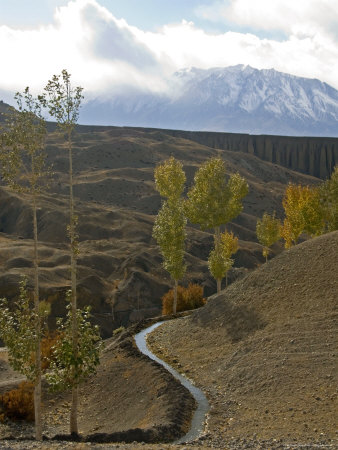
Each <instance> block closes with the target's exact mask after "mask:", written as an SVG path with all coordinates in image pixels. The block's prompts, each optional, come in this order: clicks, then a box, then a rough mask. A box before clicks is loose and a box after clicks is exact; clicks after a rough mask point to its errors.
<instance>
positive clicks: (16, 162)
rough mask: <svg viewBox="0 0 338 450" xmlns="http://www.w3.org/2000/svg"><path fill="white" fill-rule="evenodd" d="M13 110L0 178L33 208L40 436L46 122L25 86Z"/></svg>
mask: <svg viewBox="0 0 338 450" xmlns="http://www.w3.org/2000/svg"><path fill="white" fill-rule="evenodd" d="M15 100H16V102H17V109H14V108H12V109H11V110H10V112H9V113H8V114H7V115H6V121H5V125H4V128H3V130H2V133H1V141H0V162H1V166H2V178H3V180H4V181H5V182H7V184H8V185H9V187H10V188H11V189H13V190H15V191H17V192H25V193H27V194H28V195H29V196H30V199H31V206H32V211H33V224H32V225H33V238H34V240H33V242H34V253H33V263H34V308H35V320H36V343H35V365H36V372H35V374H36V378H35V379H34V408H35V435H36V439H38V440H41V439H42V424H41V406H40V405H41V347H40V341H41V332H40V331H41V330H40V319H39V315H40V314H39V268H38V225H37V202H38V196H39V194H40V192H41V190H42V187H43V182H44V181H45V178H46V175H47V174H48V170H47V169H46V164H45V162H46V156H45V138H46V124H45V120H44V119H43V117H42V114H41V105H40V103H39V101H38V100H37V99H35V98H34V97H33V96H32V94H31V93H30V91H29V88H28V87H27V88H26V89H25V91H24V92H23V93H19V92H18V93H17V94H16V95H15Z"/></svg>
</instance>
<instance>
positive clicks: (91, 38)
mask: <svg viewBox="0 0 338 450" xmlns="http://www.w3.org/2000/svg"><path fill="white" fill-rule="evenodd" d="M0 58H1V71H0V98H4V99H5V100H7V98H8V96H9V95H12V93H13V92H14V91H16V90H22V89H23V88H24V87H25V86H26V85H29V86H31V88H32V89H33V90H36V91H38V90H39V89H41V87H43V86H44V84H45V83H46V81H47V80H48V79H49V78H50V77H51V76H52V75H53V74H55V73H59V72H60V71H61V70H62V69H63V68H67V69H68V70H69V71H70V72H71V73H72V75H73V77H74V78H75V81H76V82H78V83H79V84H81V86H83V87H84V88H85V90H86V92H87V93H88V95H89V97H96V96H105V97H106V96H108V95H111V96H113V95H114V92H117V91H118V92H120V91H121V89H136V90H138V89H141V90H148V91H154V90H155V91H165V90H167V89H168V83H169V84H170V82H169V80H170V76H171V75H172V73H174V72H175V71H178V70H180V69H182V68H186V67H191V66H195V67H199V68H203V69H208V68H212V67H220V66H224V67H226V66H231V65H236V64H249V65H251V66H253V67H256V68H258V69H263V68H266V69H269V68H275V69H276V70H279V71H282V72H288V73H291V74H294V75H298V76H305V77H309V78H319V79H321V80H322V81H326V82H327V83H329V84H331V85H332V86H334V87H336V88H338V8H337V0H209V1H208V0H29V1H28V0H0Z"/></svg>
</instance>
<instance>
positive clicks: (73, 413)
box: [70, 386, 79, 435]
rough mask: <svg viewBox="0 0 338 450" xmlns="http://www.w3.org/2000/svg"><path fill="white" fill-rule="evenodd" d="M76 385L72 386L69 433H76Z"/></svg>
mask: <svg viewBox="0 0 338 450" xmlns="http://www.w3.org/2000/svg"><path fill="white" fill-rule="evenodd" d="M78 394H79V389H78V386H73V388H72V406H71V409H70V434H73V435H74V434H75V435H78V434H79V432H78V425H77V406H78V397H79V395H78Z"/></svg>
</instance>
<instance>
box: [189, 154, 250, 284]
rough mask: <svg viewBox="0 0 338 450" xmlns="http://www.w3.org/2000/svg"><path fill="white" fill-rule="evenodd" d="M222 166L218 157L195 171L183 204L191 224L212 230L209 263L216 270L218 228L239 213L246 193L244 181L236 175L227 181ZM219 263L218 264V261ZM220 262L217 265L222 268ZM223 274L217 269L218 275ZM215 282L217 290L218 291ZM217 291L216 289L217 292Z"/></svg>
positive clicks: (219, 254)
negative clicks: (212, 247) (212, 241)
mask: <svg viewBox="0 0 338 450" xmlns="http://www.w3.org/2000/svg"><path fill="white" fill-rule="evenodd" d="M225 169H226V168H225V163H224V161H223V160H222V159H221V158H211V159H209V160H208V161H207V162H205V163H204V164H202V166H201V167H200V168H199V169H198V170H197V172H196V174H195V177H194V185H193V186H192V187H191V189H190V190H189V191H188V199H187V201H186V203H185V207H186V213H187V216H188V219H189V220H190V222H192V223H194V224H199V225H200V227H201V229H202V230H206V229H208V228H213V229H214V243H215V247H214V253H213V254H212V255H210V260H211V261H212V262H211V263H210V264H211V266H212V267H214V268H216V266H218V265H219V263H220V261H221V260H222V258H221V252H220V242H221V225H225V224H226V223H228V222H230V220H232V219H234V218H235V217H237V216H238V214H239V213H240V212H241V211H242V209H243V205H242V199H243V198H244V197H245V196H246V195H247V193H248V184H247V182H246V180H245V179H244V178H243V177H241V176H240V175H239V174H238V173H236V174H233V175H231V176H230V177H229V179H228V180H227V177H226V171H225ZM217 261H218V262H217ZM222 264H223V263H220V266H219V267H221V266H222ZM221 272H222V271H221V270H217V273H218V274H220V273H221ZM219 287H220V283H218V287H217V289H219ZM217 292H219V290H217Z"/></svg>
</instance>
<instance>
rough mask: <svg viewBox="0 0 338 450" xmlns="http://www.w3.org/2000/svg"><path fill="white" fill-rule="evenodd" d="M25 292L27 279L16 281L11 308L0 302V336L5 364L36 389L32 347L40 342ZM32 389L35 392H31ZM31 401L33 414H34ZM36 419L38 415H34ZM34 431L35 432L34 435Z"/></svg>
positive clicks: (3, 300)
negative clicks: (16, 292)
mask: <svg viewBox="0 0 338 450" xmlns="http://www.w3.org/2000/svg"><path fill="white" fill-rule="evenodd" d="M31 300H32V299H31V298H30V296H29V293H28V291H27V279H26V278H23V279H22V281H21V282H20V296H19V299H18V301H17V302H16V304H15V305H14V308H9V306H8V301H7V300H6V299H0V309H1V314H0V337H1V339H2V340H3V342H4V343H5V345H6V347H7V348H8V357H9V363H10V365H11V366H12V367H13V369H14V370H16V371H17V372H19V373H21V374H22V375H24V376H25V377H27V379H28V380H29V381H30V382H31V383H32V384H33V385H34V387H36V384H37V380H39V378H40V373H39V372H40V371H41V365H40V364H37V363H36V348H37V343H38V342H39V339H40V335H39V334H40V330H39V327H37V324H38V322H39V320H40V317H39V316H38V315H37V314H36V311H35V308H34V304H33V305H32V301H31ZM34 390H35V389H34ZM36 406H40V405H39V404H37V403H36V398H34V413H35V414H36ZM38 420H39V415H38ZM37 425H39V424H38V423H37V421H36V415H35V431H36V439H39V440H41V439H42V433H41V435H40V431H41V430H42V427H41V430H40V429H39V430H37ZM37 431H38V433H37Z"/></svg>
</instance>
